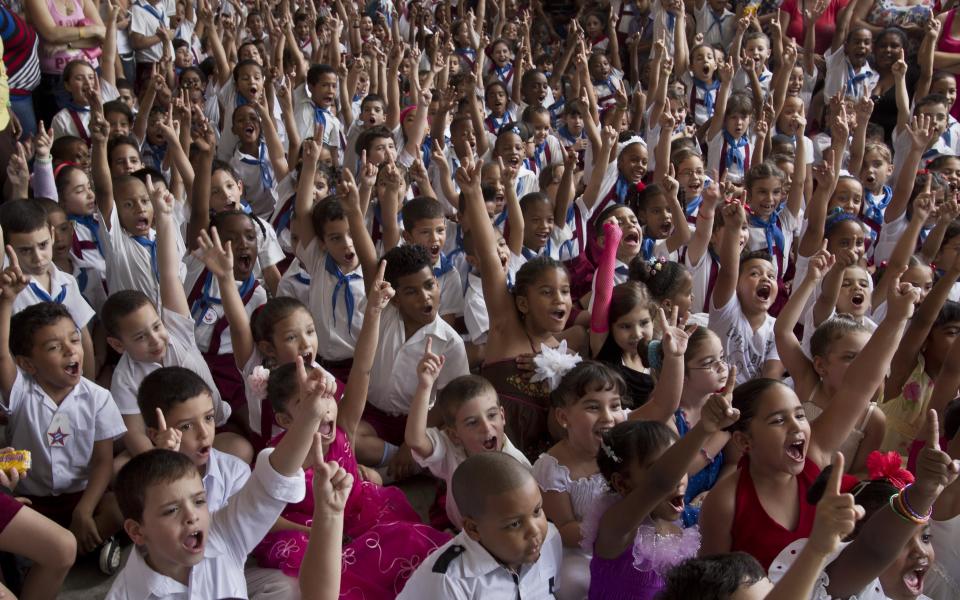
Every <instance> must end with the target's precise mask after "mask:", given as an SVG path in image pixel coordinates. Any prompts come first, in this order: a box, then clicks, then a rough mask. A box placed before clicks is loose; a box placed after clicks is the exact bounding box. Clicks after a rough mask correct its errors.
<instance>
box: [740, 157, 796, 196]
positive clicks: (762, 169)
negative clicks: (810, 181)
mask: <svg viewBox="0 0 960 600" xmlns="http://www.w3.org/2000/svg"><path fill="white" fill-rule="evenodd" d="M771 177H772V178H774V179H779V180H780V183H781V184H783V180H784V179H785V178H786V175H785V174H784V172H783V171H782V170H780V167H778V166H777V165H775V164H774V163H773V162H771V161H769V160H765V161H763V162H762V163H760V164H758V165H753V166H752V167H750V170H749V171H747V174H746V176H745V177H744V178H743V186H744V187H745V188H746V190H747V192H748V193H749V192H750V189H751V188H752V187H753V184H754V183H756V182H757V181H759V180H761V179H770V178H771Z"/></svg>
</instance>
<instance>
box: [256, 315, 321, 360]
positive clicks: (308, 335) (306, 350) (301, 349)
mask: <svg viewBox="0 0 960 600" xmlns="http://www.w3.org/2000/svg"><path fill="white" fill-rule="evenodd" d="M318 345H319V342H318V341H317V326H316V324H315V323H314V321H313V317H312V316H311V315H310V312H309V311H308V310H307V309H306V308H302V307H301V308H297V309H295V310H294V311H293V312H291V313H290V314H288V315H287V316H286V317H284V318H282V319H280V320H279V321H277V322H276V323H274V324H273V328H272V331H271V335H270V340H269V341H261V342H260V343H259V344H258V345H257V347H258V348H259V349H260V352H261V353H262V354H263V355H264V356H266V357H268V358H270V359H271V360H273V362H275V363H276V364H281V365H284V364H287V363H292V362H294V361H295V360H297V357H298V356H301V357H303V364H305V365H309V364H312V363H313V360H314V358H316V357H317V347H318Z"/></svg>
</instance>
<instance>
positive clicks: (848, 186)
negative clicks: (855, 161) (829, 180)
mask: <svg viewBox="0 0 960 600" xmlns="http://www.w3.org/2000/svg"><path fill="white" fill-rule="evenodd" d="M862 204H863V186H862V185H860V182H859V181H857V180H856V179H854V178H853V177H841V178H840V180H839V181H837V187H836V189H835V190H834V192H833V197H831V198H830V203H829V204H827V210H828V211H829V210H831V209H833V208H841V209H843V212H845V213H847V214H849V215H859V214H860V207H861V205H862Z"/></svg>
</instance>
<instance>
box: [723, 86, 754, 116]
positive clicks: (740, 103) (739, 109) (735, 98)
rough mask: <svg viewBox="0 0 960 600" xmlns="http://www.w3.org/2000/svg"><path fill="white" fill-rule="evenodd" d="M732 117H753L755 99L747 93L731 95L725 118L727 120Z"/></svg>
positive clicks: (724, 114)
mask: <svg viewBox="0 0 960 600" xmlns="http://www.w3.org/2000/svg"><path fill="white" fill-rule="evenodd" d="M731 115H747V116H748V117H752V116H753V98H751V97H750V95H749V94H747V93H746V92H734V93H733V94H731V95H730V99H729V100H727V110H726V112H724V113H723V118H724V119H726V118H727V117H729V116H731Z"/></svg>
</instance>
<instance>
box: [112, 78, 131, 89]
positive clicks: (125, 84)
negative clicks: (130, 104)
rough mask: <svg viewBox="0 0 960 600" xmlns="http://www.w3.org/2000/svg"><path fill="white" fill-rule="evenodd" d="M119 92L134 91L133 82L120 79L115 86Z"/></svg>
mask: <svg viewBox="0 0 960 600" xmlns="http://www.w3.org/2000/svg"><path fill="white" fill-rule="evenodd" d="M115 87H116V88H117V89H118V90H133V82H132V81H130V80H129V79H124V78H122V77H121V78H120V79H118V80H117V84H116V86H115Z"/></svg>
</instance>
